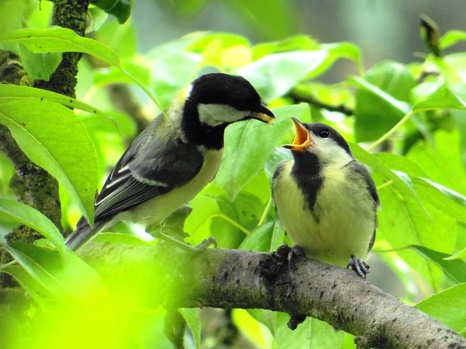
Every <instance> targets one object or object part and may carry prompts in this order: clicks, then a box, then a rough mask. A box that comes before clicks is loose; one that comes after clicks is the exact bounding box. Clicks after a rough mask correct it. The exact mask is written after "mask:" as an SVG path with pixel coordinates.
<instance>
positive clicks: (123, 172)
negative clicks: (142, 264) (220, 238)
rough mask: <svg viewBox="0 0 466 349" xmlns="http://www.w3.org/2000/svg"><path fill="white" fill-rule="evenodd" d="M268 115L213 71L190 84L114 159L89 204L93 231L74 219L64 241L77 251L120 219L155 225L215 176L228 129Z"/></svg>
mask: <svg viewBox="0 0 466 349" xmlns="http://www.w3.org/2000/svg"><path fill="white" fill-rule="evenodd" d="M274 118H275V116H274V114H273V113H272V112H271V111H270V110H269V109H267V108H266V107H265V106H264V104H262V102H261V99H260V97H259V94H258V93H257V92H256V90H255V89H254V88H253V87H252V85H251V84H250V83H249V82H248V81H247V80H245V79H244V78H242V77H239V76H232V75H228V74H221V73H214V74H207V75H203V76H201V77H199V78H198V79H196V80H194V81H193V82H192V83H191V85H189V86H188V87H187V88H186V89H184V90H183V91H181V92H180V93H179V94H178V95H177V96H176V97H175V98H174V99H173V101H172V102H171V104H170V106H169V107H168V108H167V110H166V112H165V115H160V116H159V117H157V118H156V119H155V120H154V121H152V123H151V124H150V125H149V126H148V127H147V128H146V129H145V130H144V131H143V132H141V134H140V135H139V136H138V137H137V138H136V139H135V140H134V141H133V143H132V144H131V146H130V147H129V148H128V149H127V150H126V152H125V153H124V154H123V155H122V157H121V158H120V160H119V161H118V162H117V164H116V165H115V167H114V168H113V170H112V171H111V173H110V175H109V177H108V178H107V180H106V182H105V184H104V186H103V189H102V191H101V192H100V194H99V195H98V196H97V199H96V201H95V221H94V226H93V227H91V226H89V224H88V223H87V221H86V220H85V219H84V217H83V218H81V220H80V221H79V222H78V224H77V226H76V230H75V231H74V232H73V233H71V235H70V236H69V237H68V239H67V240H66V244H67V245H68V247H70V248H71V249H73V250H76V249H78V248H79V247H80V246H82V245H83V244H84V243H85V242H86V241H88V240H89V239H91V238H92V237H93V236H94V235H95V234H96V233H97V232H99V231H101V230H103V229H107V228H110V227H112V226H113V225H114V224H115V223H117V222H119V221H132V222H138V223H142V224H145V225H148V224H152V223H159V222H160V223H161V222H162V221H163V220H164V219H165V218H166V217H168V216H169V215H170V214H171V213H173V212H174V211H175V210H177V209H178V208H179V207H181V206H182V205H184V204H185V203H186V202H188V201H189V200H191V199H193V198H194V196H196V194H197V193H198V192H199V191H200V190H201V189H202V188H204V186H206V185H207V184H208V183H209V182H210V181H211V180H212V179H213V178H214V176H215V174H216V173H217V170H218V169H219V166H220V163H221V160H222V149H223V134H224V131H225V128H226V127H227V126H228V125H230V124H231V123H234V122H236V121H241V120H247V119H257V120H260V121H263V122H265V123H272V121H273V119H274Z"/></svg>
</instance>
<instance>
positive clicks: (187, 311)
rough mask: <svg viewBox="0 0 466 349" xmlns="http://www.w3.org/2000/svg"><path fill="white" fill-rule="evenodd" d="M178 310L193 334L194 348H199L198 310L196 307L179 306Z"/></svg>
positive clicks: (199, 322)
mask: <svg viewBox="0 0 466 349" xmlns="http://www.w3.org/2000/svg"><path fill="white" fill-rule="evenodd" d="M178 311H179V312H180V314H181V316H183V319H184V320H185V321H186V324H187V325H188V327H189V330H190V331H191V334H192V335H193V338H194V343H195V344H196V349H199V348H200V347H201V320H200V318H199V313H198V310H197V309H196V308H180V309H178Z"/></svg>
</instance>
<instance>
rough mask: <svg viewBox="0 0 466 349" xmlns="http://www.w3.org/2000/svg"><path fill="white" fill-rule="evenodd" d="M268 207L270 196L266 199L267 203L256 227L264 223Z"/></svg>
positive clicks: (270, 201) (270, 202)
mask: <svg viewBox="0 0 466 349" xmlns="http://www.w3.org/2000/svg"><path fill="white" fill-rule="evenodd" d="M270 207H272V198H270V199H269V200H268V201H267V205H266V206H265V209H264V212H263V213H262V216H261V218H260V219H259V223H257V226H258V227H260V226H261V225H262V224H264V221H265V219H266V218H267V214H268V213H269V210H270Z"/></svg>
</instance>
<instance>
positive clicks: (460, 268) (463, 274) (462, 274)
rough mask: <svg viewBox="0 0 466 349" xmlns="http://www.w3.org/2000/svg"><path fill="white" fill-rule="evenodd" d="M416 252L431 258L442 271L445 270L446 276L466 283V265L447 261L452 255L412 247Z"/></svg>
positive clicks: (457, 281) (416, 246) (415, 246)
mask: <svg viewBox="0 0 466 349" xmlns="http://www.w3.org/2000/svg"><path fill="white" fill-rule="evenodd" d="M411 247H412V248H413V249H414V250H415V251H417V252H418V253H419V254H421V255H422V256H424V257H426V258H429V259H430V260H432V261H433V262H434V263H435V264H437V265H438V266H439V267H440V269H442V270H443V272H444V273H445V275H447V276H448V277H450V278H451V279H452V280H453V281H454V282H456V283H463V282H466V263H465V262H463V261H461V260H458V259H455V260H446V259H445V258H448V257H449V256H450V255H448V254H446V253H442V252H438V251H435V250H432V249H430V248H427V247H423V246H418V245H412V246H411Z"/></svg>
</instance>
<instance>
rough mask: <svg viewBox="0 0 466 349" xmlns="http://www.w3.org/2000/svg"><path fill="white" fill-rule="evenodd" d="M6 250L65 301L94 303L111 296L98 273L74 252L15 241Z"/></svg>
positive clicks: (38, 280) (40, 282)
mask: <svg viewBox="0 0 466 349" xmlns="http://www.w3.org/2000/svg"><path fill="white" fill-rule="evenodd" d="M6 249H7V251H8V252H9V253H10V254H11V255H12V256H13V257H14V258H15V260H16V261H18V263H19V264H20V265H21V266H22V267H23V268H24V269H25V270H26V271H27V273H28V274H29V275H31V277H33V278H34V279H35V280H36V281H37V282H38V283H39V284H40V285H41V286H42V287H44V288H46V289H47V290H48V292H50V293H51V294H53V295H54V296H55V297H56V298H58V299H60V300H62V301H67V302H76V301H80V302H83V304H93V302H95V301H97V302H98V301H99V299H102V298H104V297H106V296H108V294H107V289H106V287H105V285H104V284H103V282H102V280H101V279H100V276H99V275H98V274H97V272H96V271H95V270H94V269H92V268H91V267H90V266H89V265H87V264H86V263H85V262H84V261H83V260H82V259H81V258H79V257H78V256H77V255H76V254H75V253H74V252H72V251H69V250H66V251H65V253H62V254H60V253H58V252H57V251H54V250H50V249H48V248H42V247H39V246H36V245H32V244H27V243H23V242H14V243H12V244H11V245H7V246H6Z"/></svg>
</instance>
